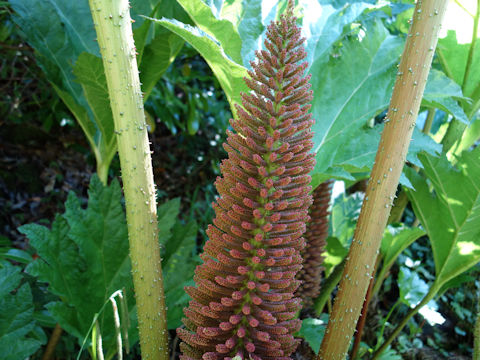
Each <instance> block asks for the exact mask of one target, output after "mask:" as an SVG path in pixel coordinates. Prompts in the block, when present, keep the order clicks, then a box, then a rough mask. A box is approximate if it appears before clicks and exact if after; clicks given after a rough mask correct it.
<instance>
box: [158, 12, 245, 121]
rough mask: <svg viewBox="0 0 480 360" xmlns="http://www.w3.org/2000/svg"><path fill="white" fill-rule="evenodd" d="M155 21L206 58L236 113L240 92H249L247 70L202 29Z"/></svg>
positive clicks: (168, 21)
mask: <svg viewBox="0 0 480 360" xmlns="http://www.w3.org/2000/svg"><path fill="white" fill-rule="evenodd" d="M155 21H156V22H158V23H159V24H161V25H163V26H164V27H165V28H167V29H168V30H170V31H172V32H174V33H175V34H177V35H178V36H181V37H182V38H183V39H184V40H185V41H188V42H189V43H190V44H191V45H192V46H193V47H194V48H195V50H197V51H198V52H199V53H200V54H201V55H202V56H203V57H204V59H205V61H206V62H207V63H208V65H209V66H210V68H211V69H212V71H213V73H214V74H215V76H216V77H217V79H218V81H219V82H220V85H221V86H222V88H223V91H224V92H225V95H226V96H227V99H228V101H229V103H230V107H231V109H232V112H235V109H234V107H233V104H239V103H241V97H240V92H242V91H243V92H247V91H248V88H247V86H246V85H245V82H244V81H243V78H244V77H245V76H246V75H247V73H246V69H245V68H244V67H243V66H241V65H239V64H237V63H235V62H234V61H232V60H231V59H230V58H229V57H228V56H227V55H226V54H225V52H224V51H223V49H222V48H221V47H220V46H219V45H218V43H217V42H215V41H214V40H213V39H212V38H211V37H209V36H207V35H206V34H205V33H203V32H202V31H201V30H200V29H198V28H194V27H192V26H190V25H187V24H184V23H181V22H179V21H177V20H172V19H162V20H155Z"/></svg>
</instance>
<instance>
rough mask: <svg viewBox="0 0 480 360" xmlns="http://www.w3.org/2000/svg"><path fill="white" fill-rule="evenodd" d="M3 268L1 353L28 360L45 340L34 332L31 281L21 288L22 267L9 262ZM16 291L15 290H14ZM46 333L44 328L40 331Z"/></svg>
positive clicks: (9, 358)
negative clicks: (37, 336) (37, 337)
mask: <svg viewBox="0 0 480 360" xmlns="http://www.w3.org/2000/svg"><path fill="white" fill-rule="evenodd" d="M2 266H3V267H2V268H0V309H2V311H0V354H2V355H1V358H2V359H4V360H18V359H26V358H28V357H29V356H30V355H32V354H33V353H35V351H37V350H38V348H39V347H40V346H41V345H42V344H43V343H44V342H42V341H40V340H39V339H36V338H35V337H34V335H33V331H34V330H35V320H34V318H33V311H34V305H33V299H32V292H31V290H30V286H29V285H28V283H25V284H23V285H22V286H20V287H19V285H20V281H21V279H22V276H21V275H20V268H19V267H15V266H13V265H11V264H10V263H8V262H5V263H2ZM14 290H16V291H15V292H13V291H14ZM40 331H41V332H42V334H43V331H42V330H40Z"/></svg>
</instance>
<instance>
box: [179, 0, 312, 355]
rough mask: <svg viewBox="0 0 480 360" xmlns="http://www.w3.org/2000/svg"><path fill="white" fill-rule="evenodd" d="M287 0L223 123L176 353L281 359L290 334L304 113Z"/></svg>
mask: <svg viewBox="0 0 480 360" xmlns="http://www.w3.org/2000/svg"><path fill="white" fill-rule="evenodd" d="M295 22H296V18H295V17H293V1H290V2H289V5H288V9H287V13H286V15H284V16H281V18H280V20H279V21H277V22H272V23H271V24H270V25H269V27H268V31H267V40H266V41H265V48H266V49H267V50H265V51H259V52H257V59H258V61H257V62H256V63H252V68H253V70H252V71H249V75H250V78H246V79H245V82H246V83H247V85H248V87H249V88H250V89H251V90H252V91H251V92H250V93H249V94H243V95H242V98H243V101H242V106H238V105H237V107H236V110H237V114H238V115H237V117H236V118H235V119H234V120H231V125H232V127H233V129H234V132H228V139H227V143H226V144H224V147H225V149H226V151H227V152H228V159H226V160H224V161H223V162H222V165H221V171H222V177H220V178H218V179H217V181H216V187H217V190H218V192H219V194H220V197H219V199H218V200H217V202H216V203H215V204H214V209H215V213H216V217H215V219H214V220H213V225H210V226H209V227H208V230H207V234H208V236H209V240H208V241H207V243H206V244H205V248H204V253H203V254H202V255H201V258H202V259H203V261H204V263H203V264H202V265H200V266H199V267H197V269H196V273H195V277H194V280H195V283H196V287H188V288H186V291H187V292H188V294H189V295H190V296H191V297H192V301H191V302H190V305H189V307H188V308H186V309H185V315H186V318H185V319H184V320H183V322H184V324H185V326H186V329H178V330H177V332H178V335H179V336H180V338H181V339H182V340H183V342H182V343H181V345H180V348H181V350H182V353H183V354H182V355H181V356H180V359H182V360H193V359H195V360H199V359H203V360H214V359H230V360H231V359H242V360H243V359H245V360H248V359H253V360H261V359H263V360H288V359H290V355H291V354H292V353H293V352H294V351H295V349H296V347H297V345H298V343H299V340H298V339H295V338H294V336H293V334H294V333H295V332H296V331H297V330H299V328H300V320H298V319H296V318H295V317H296V314H297V312H298V311H299V310H300V306H301V300H300V299H299V298H298V297H295V296H294V293H295V291H296V289H297V288H298V286H299V284H300V281H298V280H297V279H296V278H295V276H296V274H297V272H298V271H299V270H300V269H301V268H302V258H301V256H300V251H301V250H302V249H303V247H304V245H305V241H304V239H303V237H302V235H303V233H304V232H305V229H306V226H305V224H306V222H307V221H308V220H309V216H308V208H309V206H310V205H311V203H312V197H311V195H310V194H309V192H310V190H311V187H310V186H309V185H308V184H309V183H310V180H311V178H310V176H309V175H308V174H309V172H310V171H311V170H312V169H313V166H314V164H315V159H314V155H313V154H312V153H310V150H311V149H312V146H313V143H312V141H311V138H312V132H311V130H310V128H311V126H312V124H313V120H312V117H311V114H309V113H308V111H309V109H310V107H311V106H310V105H309V104H308V102H309V101H311V99H312V92H311V91H310V90H309V88H310V85H309V84H308V80H309V76H307V77H303V73H304V71H305V69H306V67H307V64H306V63H305V62H302V60H303V59H304V58H305V56H306V53H305V50H304V49H303V46H302V43H303V41H304V39H303V38H301V36H300V29H299V28H297V26H296V25H295Z"/></svg>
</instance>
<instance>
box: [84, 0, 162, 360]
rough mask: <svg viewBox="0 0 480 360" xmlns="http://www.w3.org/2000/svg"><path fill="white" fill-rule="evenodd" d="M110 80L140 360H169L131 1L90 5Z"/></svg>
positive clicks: (96, 1)
mask: <svg viewBox="0 0 480 360" xmlns="http://www.w3.org/2000/svg"><path fill="white" fill-rule="evenodd" d="M89 3H90V10H91V13H92V17H93V22H94V25H95V30H96V31H97V40H98V44H99V46H100V52H101V54H102V59H103V65H104V68H105V75H106V78H107V85H108V93H109V96H110V105H111V107H112V113H113V119H114V122H115V133H116V134H117V143H118V153H119V156H120V165H121V168H122V180H123V190H124V194H125V206H126V212H127V223H128V237H129V243H130V259H131V261H132V274H133V284H134V288H135V298H136V303H137V314H138V329H139V334H140V346H141V352H142V359H144V360H159V359H165V360H166V359H168V333H167V326H166V325H167V324H166V316H165V298H164V292H163V279H162V269H161V264H160V249H159V245H158V235H157V231H158V230H157V229H158V225H157V207H156V199H155V185H154V182H153V171H152V161H151V156H150V147H149V143H148V134H147V126H146V123H145V115H144V111H143V99H142V93H141V90H140V80H139V76H138V69H137V61H136V54H135V45H134V42H133V34H132V26H131V18H130V12H129V3H128V0H89Z"/></svg>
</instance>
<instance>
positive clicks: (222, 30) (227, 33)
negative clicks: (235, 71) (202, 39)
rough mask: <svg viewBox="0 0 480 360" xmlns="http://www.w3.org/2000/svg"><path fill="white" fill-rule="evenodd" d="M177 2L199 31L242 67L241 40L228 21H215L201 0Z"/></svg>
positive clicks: (180, 0)
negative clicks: (215, 40) (216, 42)
mask: <svg viewBox="0 0 480 360" xmlns="http://www.w3.org/2000/svg"><path fill="white" fill-rule="evenodd" d="M178 2H179V4H180V5H182V7H183V8H184V9H185V11H186V12H187V13H188V15H189V16H190V17H191V18H192V20H193V21H194V22H195V25H196V26H197V27H198V28H199V29H200V30H202V31H203V32H205V34H208V35H210V36H212V37H213V38H215V39H217V40H218V41H219V43H220V46H221V47H222V48H223V50H224V51H225V54H227V55H228V56H229V57H230V58H231V59H232V60H233V61H234V62H236V63H237V64H240V65H242V57H241V49H242V40H241V39H240V35H239V34H238V32H237V29H235V27H234V25H233V24H232V23H231V22H230V21H228V20H223V19H217V18H216V17H215V16H214V15H213V14H212V9H211V8H210V7H209V6H208V5H207V4H205V3H204V2H203V1H201V0H178Z"/></svg>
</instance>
